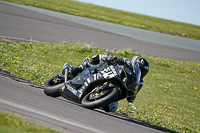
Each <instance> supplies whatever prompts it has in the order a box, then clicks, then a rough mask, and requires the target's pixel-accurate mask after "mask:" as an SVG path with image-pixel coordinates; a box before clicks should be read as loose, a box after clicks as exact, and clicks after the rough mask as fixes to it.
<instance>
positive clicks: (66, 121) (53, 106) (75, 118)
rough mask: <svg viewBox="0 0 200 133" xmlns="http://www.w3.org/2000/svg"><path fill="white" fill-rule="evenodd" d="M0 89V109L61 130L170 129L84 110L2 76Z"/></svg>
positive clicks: (153, 132)
mask: <svg viewBox="0 0 200 133" xmlns="http://www.w3.org/2000/svg"><path fill="white" fill-rule="evenodd" d="M0 92H1V93H0V110H3V111H11V112H14V113H16V114H20V115H23V116H25V117H26V118H27V119H28V120H30V121H32V122H34V123H37V124H41V125H44V126H47V127H51V128H53V129H56V130H59V131H63V132H73V133H90V132H98V133H105V132H107V133H122V132H123V133H129V132H134V133H141V132H142V133H159V132H171V131H170V130H167V129H163V128H159V127H156V126H152V125H149V124H147V123H145V122H142V121H138V120H133V119H131V118H128V117H124V116H120V115H119V114H117V113H105V112H104V111H102V110H100V109H96V110H89V109H85V108H83V107H81V106H80V105H79V104H76V103H73V102H70V101H67V100H65V99H63V98H61V97H59V98H52V97H49V96H46V95H45V94H44V93H43V90H42V89H38V88H35V87H31V86H30V85H28V84H27V83H21V82H18V81H15V80H12V79H9V78H7V77H3V76H0Z"/></svg>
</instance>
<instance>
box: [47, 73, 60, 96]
mask: <svg viewBox="0 0 200 133" xmlns="http://www.w3.org/2000/svg"><path fill="white" fill-rule="evenodd" d="M63 85H64V77H63V76H62V74H61V73H60V74H58V75H56V76H54V77H52V78H50V79H49V80H48V81H47V82H46V83H45V85H44V93H45V94H46V95H47V96H51V97H59V96H60V93H59V89H60V88H61V87H62V86H63Z"/></svg>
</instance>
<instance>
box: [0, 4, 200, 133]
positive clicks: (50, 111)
mask: <svg viewBox="0 0 200 133" xmlns="http://www.w3.org/2000/svg"><path fill="white" fill-rule="evenodd" d="M26 8H28V9H26ZM29 8H30V9H29ZM34 10H35V11H34ZM34 10H32V8H31V7H25V8H24V7H21V6H19V5H18V6H15V5H11V4H7V3H5V2H2V1H0V18H1V19H0V29H1V30H0V36H1V37H12V38H13V37H14V38H23V39H32V40H38V41H44V42H51V43H58V42H63V41H64V42H76V43H86V44H89V45H92V46H96V47H99V48H104V49H111V50H112V49H127V48H130V49H133V50H135V51H136V52H138V53H140V54H143V55H147V56H153V57H164V58H170V59H177V60H187V61H196V62H200V60H199V57H200V52H199V50H198V45H196V41H193V40H191V42H193V43H194V42H195V43H194V44H193V43H191V44H192V45H191V47H193V46H194V47H197V48H196V50H194V49H193V50H192V49H190V48H187V47H185V46H184V48H183V47H182V46H180V45H178V46H176V47H174V46H170V45H167V44H163V43H162V44H159V43H158V42H154V41H153V40H154V39H149V40H151V41H147V40H145V39H142V38H141V36H139V37H136V38H134V37H132V36H129V35H128V33H126V32H122V31H123V27H120V30H117V27H118V26H117V27H116V25H114V26H113V28H114V29H116V30H113V29H110V30H109V31H107V30H106V28H105V27H106V25H107V24H108V25H111V24H110V23H103V24H102V23H101V22H100V21H94V20H90V19H84V18H81V17H75V18H74V16H70V17H72V18H73V19H72V18H69V20H66V18H65V17H66V16H65V15H64V16H65V17H63V19H61V18H59V15H63V14H59V15H55V14H54V13H53V12H49V11H46V10H43V11H42V13H40V12H41V10H40V9H36V8H34ZM52 15H54V16H52ZM77 19H78V20H80V21H77ZM74 20H76V23H75V22H74ZM87 22H88V23H87ZM93 22H95V23H98V24H99V25H102V29H101V28H100V27H99V25H98V26H97V25H96V27H95V25H94V24H93ZM89 24H90V25H89ZM109 27H112V26H109ZM121 28H122V29H121ZM124 28H125V31H126V29H127V27H124ZM129 28H130V27H129ZM135 30H136V31H135V32H136V33H140V34H142V32H143V31H140V30H139V29H135ZM138 30H139V31H138ZM129 32H130V33H132V32H133V31H132V30H131V31H129ZM147 32H148V31H147ZM147 32H146V31H144V33H143V34H142V35H146V33H147ZM148 33H149V32H148ZM153 34H154V33H153ZM156 34H157V33H156ZM138 35H139V34H138ZM152 36H153V35H152ZM145 38H146V37H145ZM147 38H148V37H147ZM184 40H185V39H184ZM187 41H188V40H187ZM187 41H185V42H187ZM197 44H198V41H197ZM0 110H7V111H11V112H15V113H17V114H21V115H24V116H26V118H28V119H29V120H31V121H33V122H36V123H39V124H42V125H45V126H48V127H52V128H54V129H58V130H61V131H64V132H83V133H85V132H87V133H88V132H109V133H112V132H113V133H114V132H142V133H146V132H148V133H151V132H165V131H166V130H164V129H162V128H159V127H156V126H152V125H149V124H147V123H144V122H140V121H138V120H133V119H130V118H127V117H122V116H119V115H118V114H115V113H105V112H103V111H101V110H99V109H97V110H88V109H85V108H82V107H81V106H80V105H77V104H75V103H72V102H69V101H66V100H64V99H62V98H51V97H48V96H45V95H44V93H43V91H42V90H41V89H38V88H35V87H31V86H30V85H27V84H22V83H20V82H17V81H13V80H11V79H8V78H5V77H2V76H0ZM167 131H169V130H167Z"/></svg>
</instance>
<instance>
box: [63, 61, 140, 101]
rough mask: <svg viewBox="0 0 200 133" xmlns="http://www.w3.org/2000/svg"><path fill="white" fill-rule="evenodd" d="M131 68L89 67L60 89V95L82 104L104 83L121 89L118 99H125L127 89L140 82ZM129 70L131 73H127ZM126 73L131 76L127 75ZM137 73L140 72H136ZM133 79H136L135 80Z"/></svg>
mask: <svg viewBox="0 0 200 133" xmlns="http://www.w3.org/2000/svg"><path fill="white" fill-rule="evenodd" d="M129 67H130V66H129ZM129 67H128V65H127V66H107V65H104V66H100V67H89V68H87V69H85V70H84V71H83V72H82V73H80V74H79V75H77V76H76V77H75V78H73V79H72V80H69V81H68V82H67V83H65V86H64V87H62V88H61V89H60V94H61V96H63V97H64V98H66V99H68V100H71V101H74V102H77V103H81V100H82V98H83V97H84V96H85V95H86V94H88V93H89V92H91V91H92V90H93V89H94V88H95V87H96V86H99V85H102V84H103V83H104V82H112V83H113V84H116V85H118V86H119V87H120V89H121V96H120V98H118V99H123V98H125V97H126V94H127V93H126V89H125V88H127V87H128V88H129V87H131V86H135V85H136V84H138V83H136V82H138V78H137V76H136V74H135V72H134V71H133V68H129ZM128 68H129V69H130V71H131V73H129V72H127V71H128ZM125 72H126V73H129V74H125ZM136 72H138V71H137V70H136ZM133 77H134V78H136V79H134V80H133ZM127 79H128V80H127ZM131 88H132V87H131Z"/></svg>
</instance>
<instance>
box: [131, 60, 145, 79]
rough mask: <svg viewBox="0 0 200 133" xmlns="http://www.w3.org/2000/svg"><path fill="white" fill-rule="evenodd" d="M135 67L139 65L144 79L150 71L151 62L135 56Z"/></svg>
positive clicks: (133, 61)
mask: <svg viewBox="0 0 200 133" xmlns="http://www.w3.org/2000/svg"><path fill="white" fill-rule="evenodd" d="M131 62H132V63H133V64H134V65H137V66H138V67H139V68H140V70H141V78H140V79H143V78H144V77H145V75H146V74H147V73H148V71H149V62H148V61H147V60H146V59H145V58H142V57H139V56H134V57H133V58H132V60H131Z"/></svg>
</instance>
